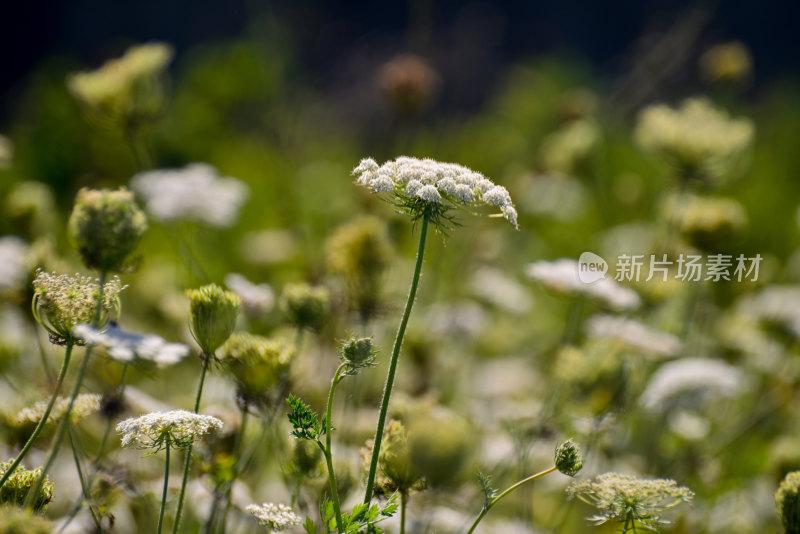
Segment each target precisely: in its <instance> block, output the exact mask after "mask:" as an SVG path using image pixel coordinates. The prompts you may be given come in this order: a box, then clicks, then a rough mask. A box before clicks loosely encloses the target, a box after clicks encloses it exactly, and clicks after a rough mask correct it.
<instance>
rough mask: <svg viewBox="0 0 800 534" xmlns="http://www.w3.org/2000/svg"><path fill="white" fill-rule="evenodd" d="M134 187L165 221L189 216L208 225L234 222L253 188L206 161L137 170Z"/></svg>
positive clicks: (156, 214)
mask: <svg viewBox="0 0 800 534" xmlns="http://www.w3.org/2000/svg"><path fill="white" fill-rule="evenodd" d="M130 185H131V189H133V190H134V191H136V192H137V193H138V194H139V195H141V196H142V197H144V200H145V205H146V207H147V211H148V212H150V214H151V215H152V216H153V217H154V218H155V219H158V220H160V221H162V222H171V221H175V220H179V219H187V220H193V221H198V222H202V223H205V224H208V225H209V226H214V227H219V228H227V227H230V226H232V225H233V224H234V223H235V222H236V219H237V217H238V215H239V210H240V208H241V207H242V205H243V204H244V202H245V200H247V197H248V195H249V194H250V189H249V188H248V187H247V185H246V184H245V183H243V182H241V181H240V180H237V179H236V178H230V177H223V176H220V175H219V172H218V171H217V169H215V168H214V167H212V166H211V165H207V164H205V163H192V164H191V165H188V166H186V167H184V168H183V169H159V170H155V171H147V172H143V173H140V174H137V175H136V176H134V177H133V178H132V179H131V183H130Z"/></svg>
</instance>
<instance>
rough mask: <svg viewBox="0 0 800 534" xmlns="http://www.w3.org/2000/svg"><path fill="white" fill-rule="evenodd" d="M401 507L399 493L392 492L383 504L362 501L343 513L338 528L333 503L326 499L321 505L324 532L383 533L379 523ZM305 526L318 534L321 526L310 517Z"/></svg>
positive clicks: (347, 533) (309, 530) (311, 532)
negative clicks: (370, 503)
mask: <svg viewBox="0 0 800 534" xmlns="http://www.w3.org/2000/svg"><path fill="white" fill-rule="evenodd" d="M399 507H400V503H399V502H398V495H397V493H394V494H392V496H391V497H389V499H388V500H387V501H386V502H385V503H383V504H382V505H381V504H373V505H369V504H366V503H360V504H357V505H355V506H354V507H353V511H352V512H350V513H344V514H342V523H343V525H341V527H340V528H338V529H337V525H336V517H335V514H334V508H333V503H332V502H331V501H325V502H323V503H322V505H321V506H320V516H321V518H322V524H323V525H324V526H325V530H324V531H322V532H335V531H338V532H340V533H342V534H381V533H382V532H383V530H382V529H380V528H379V527H378V526H377V525H378V523H380V522H382V521H385V520H386V519H388V518H390V517H392V516H393V515H394V514H395V513H396V512H397V510H398V508H399ZM303 528H304V529H305V531H306V532H307V533H308V534H318V533H319V532H320V530H319V527H318V526H317V525H316V524H315V523H314V521H313V520H312V519H311V518H310V517H309V518H306V521H305V523H303Z"/></svg>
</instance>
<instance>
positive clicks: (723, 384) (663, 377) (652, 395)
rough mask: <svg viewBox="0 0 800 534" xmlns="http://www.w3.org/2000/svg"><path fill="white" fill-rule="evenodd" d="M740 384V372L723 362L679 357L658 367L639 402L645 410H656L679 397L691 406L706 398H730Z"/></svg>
mask: <svg viewBox="0 0 800 534" xmlns="http://www.w3.org/2000/svg"><path fill="white" fill-rule="evenodd" d="M743 385H744V377H743V376H742V372H741V371H740V370H739V369H738V368H736V367H734V366H733V365H730V364H728V363H725V362H724V361H721V360H714V359H710V358H681V359H679V360H674V361H671V362H667V363H665V364H664V365H662V366H661V367H659V368H658V370H657V371H656V372H655V373H654V374H653V376H652V377H651V378H650V382H649V383H648V384H647V387H646V388H645V390H644V393H642V398H641V402H642V404H643V405H644V406H645V407H646V408H648V409H652V410H657V411H660V410H665V409H666V408H668V407H669V406H672V405H673V403H674V402H677V401H679V400H680V397H683V396H688V397H690V398H689V399H688V400H687V399H684V400H686V404H692V405H694V404H696V401H697V400H703V399H706V398H708V397H713V396H716V397H732V396H734V395H735V394H736V393H737V392H738V391H739V390H740V389H741V388H742V387H743ZM697 397H700V399H697Z"/></svg>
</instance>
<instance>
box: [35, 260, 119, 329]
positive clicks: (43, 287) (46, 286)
mask: <svg viewBox="0 0 800 534" xmlns="http://www.w3.org/2000/svg"><path fill="white" fill-rule="evenodd" d="M125 287H127V286H123V285H122V284H121V282H120V280H119V277H117V276H114V277H113V278H112V279H111V280H110V281H108V282H106V283H105V285H104V286H103V302H102V305H100V306H98V304H99V299H100V281H99V280H98V279H96V278H92V277H89V276H81V275H79V274H76V275H75V276H70V275H67V274H61V275H58V274H55V273H48V272H46V271H42V270H38V271H37V272H36V277H35V278H34V280H33V289H34V296H33V311H34V316H35V317H36V320H37V321H38V322H39V324H41V325H42V326H43V327H44V328H45V329H46V330H47V331H48V333H49V334H50V341H51V342H53V343H55V344H60V345H63V344H66V343H68V342H72V341H74V340H75V333H74V329H75V327H76V326H77V325H79V324H81V323H86V324H94V323H95V316H96V315H97V311H98V307H99V308H100V317H99V319H100V320H99V325H100V326H101V327H102V326H103V325H105V324H106V323H107V322H108V321H109V320H112V319H113V320H116V318H117V317H118V316H119V312H120V300H119V294H120V292H121V291H122V290H123V289H125Z"/></svg>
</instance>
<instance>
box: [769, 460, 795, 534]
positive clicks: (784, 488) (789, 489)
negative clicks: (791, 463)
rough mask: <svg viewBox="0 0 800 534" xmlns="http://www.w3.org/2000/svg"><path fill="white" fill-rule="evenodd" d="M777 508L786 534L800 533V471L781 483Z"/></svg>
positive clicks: (790, 474) (776, 495)
mask: <svg viewBox="0 0 800 534" xmlns="http://www.w3.org/2000/svg"><path fill="white" fill-rule="evenodd" d="M775 506H776V507H777V509H778V515H779V516H780V518H781V523H782V524H783V528H784V529H785V530H786V534H797V533H800V471H793V472H791V473H788V474H787V475H786V476H785V477H784V479H783V480H782V481H781V485H780V487H779V488H778V491H776V492H775Z"/></svg>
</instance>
